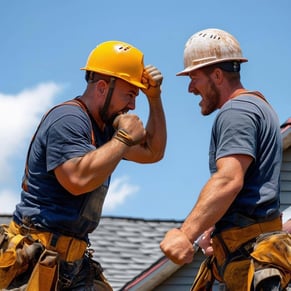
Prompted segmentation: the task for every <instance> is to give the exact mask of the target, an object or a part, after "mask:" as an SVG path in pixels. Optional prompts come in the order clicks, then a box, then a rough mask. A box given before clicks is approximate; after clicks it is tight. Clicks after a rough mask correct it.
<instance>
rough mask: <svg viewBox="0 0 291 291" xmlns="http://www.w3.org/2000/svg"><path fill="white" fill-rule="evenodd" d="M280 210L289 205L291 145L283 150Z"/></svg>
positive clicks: (290, 192)
mask: <svg viewBox="0 0 291 291" xmlns="http://www.w3.org/2000/svg"><path fill="white" fill-rule="evenodd" d="M280 187H281V196H280V199H281V210H282V211H283V210H284V209H286V208H287V207H289V206H290V205H291V147H289V148H288V149H287V150H285V151H284V154H283V163H282V168H281V180H280Z"/></svg>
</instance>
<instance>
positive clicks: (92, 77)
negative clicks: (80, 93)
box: [85, 71, 110, 83]
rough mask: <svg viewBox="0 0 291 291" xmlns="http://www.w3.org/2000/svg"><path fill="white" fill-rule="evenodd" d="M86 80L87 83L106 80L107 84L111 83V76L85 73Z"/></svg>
mask: <svg viewBox="0 0 291 291" xmlns="http://www.w3.org/2000/svg"><path fill="white" fill-rule="evenodd" d="M85 80H86V82H87V83H96V82H98V81H100V80H104V81H105V82H107V83H109V82H110V76H108V75H103V74H100V73H96V72H93V71H86V73H85Z"/></svg>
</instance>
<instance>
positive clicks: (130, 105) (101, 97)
mask: <svg viewBox="0 0 291 291" xmlns="http://www.w3.org/2000/svg"><path fill="white" fill-rule="evenodd" d="M109 87H110V84H109V82H108V81H105V80H98V81H97V82H94V83H89V84H88V86H87V88H86V90H85V92H84V94H83V95H82V96H81V97H80V99H81V100H82V101H83V102H84V103H85V104H86V106H87V108H88V110H89V112H90V114H91V115H92V117H93V118H94V120H95V122H96V123H97V125H98V127H99V128H100V129H101V130H103V129H104V128H105V126H106V123H105V122H104V120H103V119H102V118H101V116H100V111H101V110H102V108H103V106H104V102H105V100H106V98H107V95H108V91H109V90H110V88H109ZM143 92H144V93H145V95H146V97H147V99H148V102H149V108H150V114H149V118H148V121H147V124H146V126H144V125H143V122H142V120H141V119H140V118H139V117H138V116H137V115H135V114H132V113H130V111H132V110H134V109H135V101H136V97H137V96H138V95H139V88H138V87H136V86H134V85H132V84H130V83H128V82H126V81H124V80H122V79H118V78H116V81H115V85H114V90H113V94H112V97H111V101H110V104H109V107H108V110H107V116H108V118H109V119H111V120H113V118H114V117H115V116H117V115H118V116H119V118H118V122H114V126H115V128H116V129H120V128H121V129H124V130H126V132H127V133H128V134H129V135H130V136H131V138H132V140H134V141H138V142H139V143H138V144H136V145H134V146H130V147H129V146H127V145H126V144H124V143H122V142H120V141H118V140H117V139H115V138H112V139H111V140H110V141H108V142H107V143H105V144H104V145H102V146H101V147H98V148H97V149H96V150H93V151H90V152H88V153H87V154H86V155H84V156H82V157H76V158H72V159H70V160H68V161H66V162H65V163H63V164H61V165H60V166H58V167H57V168H56V169H55V170H54V173H55V175H56V177H57V179H58V181H59V183H60V184H61V185H62V186H63V187H64V188H65V189H67V190H68V191H69V192H70V193H72V194H73V195H82V194H84V193H87V192H90V191H93V190H94V189H96V188H98V187H99V186H100V185H101V184H102V183H103V182H104V181H105V180H106V179H107V177H108V176H109V175H111V173H112V172H113V171H114V170H115V168H116V166H117V165H118V163H119V162H120V160H121V159H123V158H125V159H127V160H129V161H134V162H138V163H153V162H157V161H159V160H160V159H162V157H163V155H164V150H165V146H166V125H165V117H164V112H163V107H162V101H161V98H160V94H161V89H160V86H157V87H152V88H149V89H143ZM125 113H127V114H125Z"/></svg>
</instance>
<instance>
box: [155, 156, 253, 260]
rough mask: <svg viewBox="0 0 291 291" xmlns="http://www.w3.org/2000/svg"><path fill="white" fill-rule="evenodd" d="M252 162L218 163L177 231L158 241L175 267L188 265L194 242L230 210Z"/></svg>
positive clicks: (230, 160)
mask: <svg viewBox="0 0 291 291" xmlns="http://www.w3.org/2000/svg"><path fill="white" fill-rule="evenodd" d="M251 162H252V157H250V156H247V155H233V156H227V157H224V158H221V159H219V160H218V161H217V172H216V173H215V174H214V175H213V176H212V177H211V178H210V179H209V180H208V182H207V183H206V185H205V186H204V188H203V189H202V191H201V193H200V195H199V198H198V201H197V203H196V204H195V206H194V207H193V209H192V211H191V213H190V214H189V215H188V217H187V218H186V219H185V221H184V223H183V224H182V226H181V228H180V229H179V230H177V229H175V230H170V231H169V232H168V233H167V234H166V236H165V238H164V240H163V241H162V242H161V245H160V246H161V249H162V251H163V252H164V253H165V254H166V256H168V257H169V258H170V259H171V260H172V261H174V262H175V263H177V264H181V265H182V264H185V263H190V262H191V261H192V259H193V255H194V249H193V243H194V241H195V240H196V239H197V238H198V236H199V235H200V234H202V233H203V232H204V231H205V230H207V229H208V228H209V227H211V226H213V225H214V224H215V223H216V222H217V221H218V220H219V219H220V218H221V217H222V216H223V214H224V213H225V212H226V210H227V209H228V208H229V206H230V205H231V203H232V202H233V200H234V199H235V197H236V196H237V194H238V193H239V191H240V190H241V188H242V186H243V181H244V175H245V173H246V171H247V169H248V167H249V165H250V164H251Z"/></svg>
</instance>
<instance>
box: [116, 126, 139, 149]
mask: <svg viewBox="0 0 291 291" xmlns="http://www.w3.org/2000/svg"><path fill="white" fill-rule="evenodd" d="M113 138H115V139H117V140H118V141H120V142H122V143H124V144H125V145H127V146H132V145H134V141H133V139H132V136H131V135H130V134H128V133H127V131H126V130H124V129H118V130H117V131H116V132H115V134H114V136H113Z"/></svg>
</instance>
